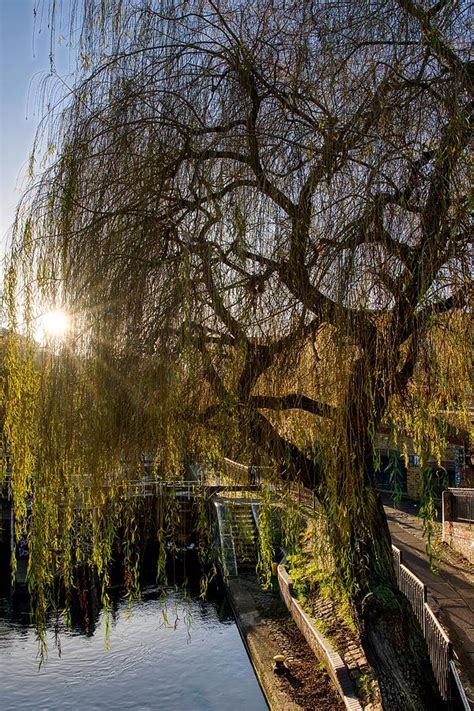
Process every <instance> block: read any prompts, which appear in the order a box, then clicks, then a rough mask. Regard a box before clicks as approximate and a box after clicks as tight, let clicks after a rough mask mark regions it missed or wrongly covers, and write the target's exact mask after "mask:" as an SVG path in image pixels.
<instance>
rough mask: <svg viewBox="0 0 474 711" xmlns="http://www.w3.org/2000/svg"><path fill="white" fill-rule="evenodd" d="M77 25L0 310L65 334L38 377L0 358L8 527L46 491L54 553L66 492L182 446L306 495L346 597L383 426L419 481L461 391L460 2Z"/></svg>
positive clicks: (358, 575) (464, 73) (359, 587)
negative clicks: (40, 310)
mask: <svg viewBox="0 0 474 711" xmlns="http://www.w3.org/2000/svg"><path fill="white" fill-rule="evenodd" d="M75 21H76V22H80V23H82V32H81V40H80V50H79V51H78V55H79V66H78V69H77V73H76V80H75V83H74V87H73V88H72V89H71V91H70V93H68V95H67V97H66V99H65V101H64V102H63V103H62V104H61V105H60V106H59V108H58V110H52V111H51V112H50V114H49V115H48V121H47V123H46V126H47V130H46V132H45V133H44V134H43V139H44V140H43V144H44V143H45V142H46V144H47V145H48V153H49V157H48V158H47V167H46V168H45V170H44V171H42V172H41V174H40V175H39V177H37V178H35V179H33V181H32V185H31V188H30V190H29V191H28V192H27V194H26V195H25V197H24V199H23V201H22V204H21V205H20V208H19V218H18V226H17V231H16V236H15V241H14V245H13V249H12V260H11V267H10V271H9V279H8V284H7V289H6V293H7V301H8V302H9V304H8V305H9V313H10V318H11V327H12V330H13V331H15V330H18V327H17V323H18V318H19V317H18V315H17V311H18V307H17V305H18V303H21V304H22V308H23V310H24V311H25V312H26V322H27V324H28V329H29V336H30V337H31V335H32V333H33V329H34V316H35V309H37V307H38V304H41V305H42V307H44V305H45V304H59V305H61V306H62V307H63V308H64V309H66V310H67V311H69V312H70V314H71V315H72V318H73V327H72V329H71V332H70V333H69V336H68V338H67V339H66V340H65V342H64V344H63V345H62V346H57V347H56V348H52V347H50V348H49V349H48V348H46V349H43V350H42V352H41V354H40V355H39V356H38V355H37V356H36V357H34V356H33V354H32V347H31V345H30V346H29V347H24V346H22V345H19V344H18V343H17V342H15V339H14V338H13V337H12V338H11V339H10V340H11V346H10V349H9V355H7V366H6V369H7V376H6V383H7V389H6V395H5V398H6V400H5V402H6V419H5V433H6V436H7V438H8V442H9V447H10V451H11V467H12V469H11V479H12V487H13V493H14V497H15V501H16V511H17V516H18V519H19V521H20V522H21V520H24V517H25V509H24V497H25V494H26V493H27V492H28V491H30V490H31V489H34V490H35V492H39V491H41V492H42V493H41V497H40V499H44V505H43V508H41V506H40V504H37V506H38V509H37V510H38V512H41V513H38V516H42V517H43V518H42V519H41V520H42V524H41V525H42V526H43V527H44V526H45V525H46V526H51V527H52V528H51V531H53V533H51V536H52V537H53V538H54V537H55V536H57V535H58V534H57V530H56V529H55V528H54V527H55V526H56V525H57V523H56V522H57V511H58V508H57V507H59V506H60V503H61V505H63V504H64V497H66V498H68V496H69V498H68V501H69V504H70V506H72V503H71V502H72V501H73V500H74V497H76V496H77V490H78V489H80V490H82V489H84V488H85V487H86V486H87V490H88V491H89V492H90V493H89V494H88V495H90V496H92V497H93V499H94V497H95V499H94V503H95V504H98V503H100V497H101V496H102V494H101V493H100V492H101V482H103V481H104V479H107V480H110V479H111V478H112V479H113V480H114V481H115V482H116V484H117V485H119V483H120V482H122V481H123V480H124V478H126V477H128V476H131V477H134V476H136V470H137V467H138V466H139V461H140V456H141V454H142V453H143V452H144V451H146V452H149V453H152V455H153V456H154V457H155V465H156V471H157V473H159V474H160V476H172V473H173V472H178V471H179V469H180V466H181V462H182V460H183V456H184V455H185V454H186V453H189V452H190V451H192V452H194V453H195V456H196V458H197V459H200V460H207V461H210V460H214V461H218V458H219V456H221V455H222V454H224V455H226V454H231V455H234V456H236V457H240V458H243V459H244V460H246V461H249V462H251V461H254V462H255V463H274V464H276V465H278V468H279V472H280V475H281V476H282V477H283V478H292V479H296V480H299V481H302V482H303V483H304V484H305V485H306V486H309V487H311V488H313V489H315V490H316V491H317V494H318V496H319V498H320V500H321V502H322V505H323V506H324V508H325V511H326V513H327V514H328V516H329V518H330V520H332V521H333V531H332V535H333V543H334V546H335V547H336V548H337V549H339V550H341V551H343V550H344V551H348V552H347V555H346V554H344V555H345V557H343V558H341V561H342V563H343V565H342V569H343V570H344V571H345V572H344V575H345V583H344V584H345V585H346V587H347V589H350V590H351V591H352V592H353V593H354V595H355V598H357V595H360V597H359V598H357V599H358V600H359V603H360V604H361V600H362V599H363V598H364V599H365V595H366V593H367V589H368V588H369V589H370V587H371V585H373V581H374V578H373V573H374V570H375V568H377V565H376V564H375V562H374V561H373V560H372V553H371V552H370V551H371V550H372V549H371V545H372V544H369V543H368V537H370V536H372V537H373V536H374V531H375V528H376V524H375V523H374V521H375V520H377V521H379V519H374V516H375V510H376V509H377V506H378V504H376V503H374V502H375V500H376V498H374V497H376V495H375V494H374V487H373V485H374V482H373V461H374V459H376V455H375V452H374V447H375V445H374V442H375V434H376V431H377V428H378V427H379V425H380V423H381V421H382V420H383V418H385V421H386V422H387V423H390V426H391V428H392V438H393V440H394V441H395V442H396V441H397V436H398V434H399V433H400V432H401V431H403V432H407V433H408V434H410V435H411V436H412V437H413V438H414V441H415V444H416V447H417V450H418V453H419V454H420V456H421V457H422V460H423V461H424V462H426V461H427V459H428V457H430V456H433V455H435V456H438V457H439V456H440V453H441V450H442V448H443V446H444V441H445V440H444V436H445V428H444V425H443V422H442V420H441V419H440V417H439V413H440V411H443V410H448V409H455V410H457V411H459V412H461V413H462V412H463V410H464V409H465V407H466V405H467V404H468V401H469V397H470V392H471V388H470V376H471V364H470V349H469V343H468V341H469V339H468V338H466V334H469V333H470V321H469V318H468V310H467V309H468V297H469V290H470V278H471V274H470V271H469V258H468V254H469V249H470V242H471V233H470V225H469V199H468V183H469V180H468V146H469V140H470V136H471V118H470V116H471V112H472V101H473V84H472V75H473V67H472V63H469V59H468V43H467V36H466V32H467V28H466V23H467V6H466V5H464V4H463V3H462V2H438V3H429V2H425V1H424V0H423V1H420V2H412V0H390V1H389V2H387V1H386V0H383V1H380V2H377V1H375V2H367V1H364V0H360V1H357V2H349V3H346V2H336V3H330V2H325V1H323V0H321V2H296V1H295V2H282V3H274V2H272V1H271V0H256V1H255V0H252V2H247V1H246V0H242V1H239V2H213V1H212V0H207V1H206V2H198V0H196V1H195V2H194V1H190V2H185V1H183V2H166V1H162V2H160V1H158V0H157V1H151V0H150V1H148V0H140V1H139V2H136V3H133V4H131V3H123V2H122V1H121V0H108V2H100V3H99V2H97V1H96V0H84V2H83V3H81V4H78V7H77V13H76V15H75ZM40 145H42V139H41V135H40V136H39V137H38V146H40ZM19 289H21V297H19ZM27 335H28V334H27ZM58 493H60V497H58ZM60 499H61V502H60ZM53 502H54V503H53ZM55 507H56V508H55ZM45 511H49V512H50V514H51V516H50V519H49V523H48V524H46V523H45V521H46V519H47V515H46V513H45ZM48 515H49V514H48ZM336 523H337V525H336ZM377 525H378V524H377ZM384 525H385V528H386V524H384ZM374 526H375V528H374ZM20 528H21V526H20ZM336 529H337V530H336ZM54 531H55V532H54ZM389 544H390V539H389V536H388V530H387V531H386V535H385V538H384V543H383V547H384V552H383V554H382V553H381V552H380V550H379V551H378V552H377V553H376V554H375V553H374V555H375V557H376V558H377V556H378V557H379V558H384V557H385V558H386V559H387V560H388V559H389V558H390V550H389ZM369 549H370V550H369ZM364 551H365V553H366V559H367V560H368V561H369V563H367V564H366V563H364V560H365V558H364ZM341 555H342V553H341ZM374 566H375V568H374ZM390 576H392V577H393V574H392V573H388V572H387V576H386V578H384V580H385V583H386V584H389V583H388V582H387V581H388V580H389V579H390V580H392V578H391V577H390ZM392 582H393V581H392ZM390 584H392V583H390ZM354 591H355V592H354ZM351 594H352V593H351ZM359 603H357V604H359Z"/></svg>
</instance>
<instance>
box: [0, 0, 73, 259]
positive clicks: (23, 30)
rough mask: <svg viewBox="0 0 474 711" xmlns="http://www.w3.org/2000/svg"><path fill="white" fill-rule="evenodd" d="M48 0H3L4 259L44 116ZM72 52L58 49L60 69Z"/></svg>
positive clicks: (0, 170) (0, 202)
mask: <svg viewBox="0 0 474 711" xmlns="http://www.w3.org/2000/svg"><path fill="white" fill-rule="evenodd" d="M48 4H49V3H48V0H0V258H1V256H2V255H3V253H4V250H5V247H6V244H7V240H8V231H9V228H10V225H11V223H12V222H13V219H14V216H15V208H16V205H17V203H18V201H19V198H20V195H21V188H22V185H23V186H24V176H25V173H26V168H27V164H28V158H29V154H30V152H31V148H32V145H33V140H34V136H35V131H36V127H37V125H38V122H39V120H40V118H41V115H40V111H41V108H40V103H39V100H38V89H39V86H40V83H41V79H42V78H44V77H45V76H46V75H47V74H48V72H49V45H50V36H49V30H48V27H47V17H45V16H42V12H44V9H47V7H48ZM63 4H67V3H63ZM35 7H36V8H38V9H37V19H36V27H35V26H34V18H33V13H34V9H35ZM42 9H43V10H42ZM67 55H68V50H66V48H65V47H64V46H63V47H62V48H60V49H59V54H58V66H59V68H60V71H61V72H64V69H65V68H67V67H68V64H69V62H68V60H67V58H66V57H67Z"/></svg>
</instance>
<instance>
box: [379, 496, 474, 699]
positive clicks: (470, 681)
mask: <svg viewBox="0 0 474 711" xmlns="http://www.w3.org/2000/svg"><path fill="white" fill-rule="evenodd" d="M384 504H385V511H386V514H387V518H388V522H389V528H390V533H391V535H392V540H393V543H394V545H396V546H397V547H398V548H400V550H401V551H402V553H403V562H404V563H405V565H406V566H407V567H408V568H410V570H412V571H413V573H415V575H417V576H418V577H419V578H420V579H421V580H422V581H423V582H424V583H425V584H426V586H427V588H428V602H429V604H430V606H431V609H432V610H433V612H434V613H435V614H436V615H437V617H438V619H439V621H440V622H441V624H442V625H443V626H444V627H445V628H446V630H447V632H448V634H449V637H450V639H451V641H452V643H453V647H454V652H455V654H456V655H457V658H458V661H459V665H460V669H461V673H462V677H463V682H464V684H465V687H466V692H467V694H468V696H469V697H470V701H471V702H474V566H472V565H470V564H469V562H468V561H467V560H466V559H465V558H463V557H462V556H461V555H459V554H458V553H456V552H454V551H452V550H451V549H450V548H449V547H448V546H446V545H444V544H443V545H441V547H440V558H439V560H438V561H437V567H438V571H439V572H438V573H433V572H432V571H431V570H430V569H429V566H428V561H427V556H426V552H425V540H424V538H423V533H422V522H421V521H420V519H419V518H417V516H416V515H414V513H415V511H416V508H414V504H413V503H412V502H409V501H402V502H401V504H400V506H399V507H395V504H394V503H393V501H391V500H390V499H389V498H388V497H386V498H385V500H384ZM415 506H416V505H415ZM437 528H438V533H440V529H441V526H438V527H437Z"/></svg>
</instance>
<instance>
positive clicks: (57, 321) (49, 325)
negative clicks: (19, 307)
mask: <svg viewBox="0 0 474 711" xmlns="http://www.w3.org/2000/svg"><path fill="white" fill-rule="evenodd" d="M70 327H71V319H70V317H69V315H68V314H67V313H66V312H65V311H63V310H62V309H53V310H52V311H47V312H46V313H45V314H43V316H42V317H41V319H40V330H41V332H42V335H43V339H54V340H61V339H62V338H64V337H65V335H66V333H67V332H68V330H69V329H70Z"/></svg>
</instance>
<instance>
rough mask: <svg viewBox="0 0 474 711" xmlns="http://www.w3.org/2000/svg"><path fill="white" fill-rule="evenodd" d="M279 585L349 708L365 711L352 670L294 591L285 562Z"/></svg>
mask: <svg viewBox="0 0 474 711" xmlns="http://www.w3.org/2000/svg"><path fill="white" fill-rule="evenodd" d="M278 586H279V588H280V594H281V597H282V599H283V601H284V603H285V605H286V606H287V608H288V611H289V613H290V615H291V616H292V618H293V620H294V621H295V623H296V625H297V627H298V629H299V630H300V632H301V633H302V635H303V636H304V638H305V639H306V641H307V643H308V645H309V646H310V648H311V649H312V651H313V652H314V654H315V656H316V657H317V658H318V659H319V660H320V661H321V662H323V663H324V664H325V666H326V669H327V671H328V673H329V676H330V677H331V680H332V682H333V684H334V686H335V687H336V689H337V690H338V692H339V695H340V697H341V699H342V701H343V702H344V705H345V707H346V709H347V710H348V711H363V709H362V706H361V704H360V702H359V700H358V697H357V694H356V692H355V689H354V685H353V683H352V679H351V678H350V676H349V670H348V669H347V667H346V665H345V664H344V662H343V660H342V658H341V656H340V655H339V654H338V653H337V652H336V651H335V650H334V649H333V647H332V645H331V644H330V642H329V641H328V640H327V639H326V638H325V637H324V635H322V634H321V632H319V630H318V629H317V628H316V626H315V624H314V622H313V621H312V619H311V617H310V616H309V615H308V614H307V613H306V612H305V611H304V610H303V608H302V606H301V605H300V603H299V602H298V600H296V598H294V597H293V595H292V594H291V586H292V580H291V578H290V576H289V574H288V572H287V570H286V568H285V566H284V565H282V564H281V563H280V565H279V566H278Z"/></svg>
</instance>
